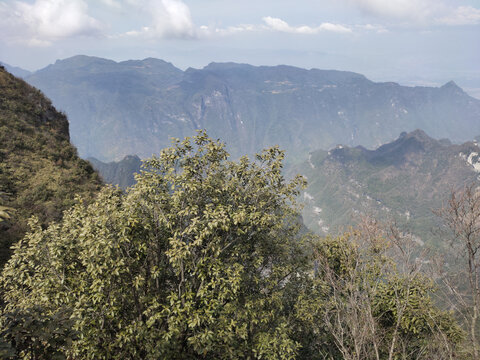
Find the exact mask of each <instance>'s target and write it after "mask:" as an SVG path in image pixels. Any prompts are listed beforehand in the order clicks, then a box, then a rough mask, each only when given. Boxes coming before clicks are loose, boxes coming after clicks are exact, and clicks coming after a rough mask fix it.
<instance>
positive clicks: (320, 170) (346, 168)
mask: <svg viewBox="0 0 480 360" xmlns="http://www.w3.org/2000/svg"><path fill="white" fill-rule="evenodd" d="M479 154H480V148H479V146H478V144H477V143H474V142H467V143H464V144H462V145H453V144H451V143H450V142H449V141H448V140H435V139H432V138H430V137H429V136H427V135H426V134H425V133H424V132H423V131H421V130H416V131H413V132H411V133H408V134H407V133H403V134H402V135H401V136H400V137H399V138H398V139H397V140H395V141H393V142H391V143H388V144H385V145H383V146H381V147H379V148H378V149H376V150H367V149H365V148H362V147H356V148H351V147H346V146H337V147H336V148H334V149H332V150H330V151H328V152H327V151H316V152H312V153H311V154H310V158H309V160H308V161H307V162H305V163H304V164H303V165H302V166H300V167H298V168H296V169H295V171H297V172H300V173H303V174H305V175H306V176H307V177H308V182H309V186H308V188H307V189H306V192H305V193H304V202H305V209H304V220H305V223H306V225H307V226H308V227H310V228H311V229H313V230H315V231H317V232H319V233H328V232H335V230H336V229H338V228H340V227H345V226H349V225H353V224H354V223H355V222H356V221H358V220H359V219H360V216H362V215H372V216H374V217H376V218H378V219H383V220H389V221H390V220H395V221H396V222H397V224H399V225H401V226H402V227H403V229H405V230H406V231H410V232H412V233H413V234H415V235H416V236H418V238H419V240H421V241H423V242H428V241H429V242H431V243H434V244H435V243H436V242H437V239H435V236H434V232H433V231H432V230H433V229H434V228H435V227H436V225H437V218H436V216H435V215H434V214H433V212H432V210H433V209H438V208H439V207H441V206H442V202H444V201H446V200H447V198H448V196H449V195H450V193H451V191H452V190H453V189H458V188H459V187H462V186H464V185H465V184H469V183H471V182H473V181H476V180H477V179H478V176H479V172H480V156H479Z"/></svg>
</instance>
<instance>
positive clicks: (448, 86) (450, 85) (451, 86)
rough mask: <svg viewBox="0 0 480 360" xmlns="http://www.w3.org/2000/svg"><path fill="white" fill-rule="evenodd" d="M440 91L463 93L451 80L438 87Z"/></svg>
mask: <svg viewBox="0 0 480 360" xmlns="http://www.w3.org/2000/svg"><path fill="white" fill-rule="evenodd" d="M440 89H442V90H449V91H458V92H462V93H463V89H462V88H461V87H460V86H458V85H457V84H456V83H455V81H453V80H451V81H449V82H447V83H446V84H444V85H443V86H441V87H440Z"/></svg>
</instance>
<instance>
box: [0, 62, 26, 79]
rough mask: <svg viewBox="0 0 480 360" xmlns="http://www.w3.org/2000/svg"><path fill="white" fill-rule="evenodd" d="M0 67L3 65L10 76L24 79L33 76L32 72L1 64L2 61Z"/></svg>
mask: <svg viewBox="0 0 480 360" xmlns="http://www.w3.org/2000/svg"><path fill="white" fill-rule="evenodd" d="M0 65H2V66H3V67H4V68H5V69H6V70H7V71H8V72H9V73H10V74H12V75H15V76H17V77H20V78H23V77H25V76H28V75H30V74H31V72H30V71H28V70H25V69H22V68H20V67H18V66H12V65H8V64H6V63H4V62H1V61H0Z"/></svg>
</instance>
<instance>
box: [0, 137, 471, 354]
mask: <svg viewBox="0 0 480 360" xmlns="http://www.w3.org/2000/svg"><path fill="white" fill-rule="evenodd" d="M282 160H283V153H282V152H281V151H280V150H278V148H275V147H274V148H271V149H267V150H265V151H264V152H263V153H261V154H259V155H257V157H256V159H255V161H253V162H252V161H250V160H249V159H248V158H247V157H243V158H241V159H240V160H238V161H236V162H235V161H229V160H228V154H227V153H226V151H225V149H224V145H223V144H222V143H220V142H218V141H214V140H212V139H210V138H208V136H207V135H206V134H205V133H204V132H200V133H199V134H198V135H197V136H195V137H193V138H191V139H189V138H187V139H185V140H184V141H180V140H175V141H174V145H173V146H172V147H171V148H168V149H165V150H164V151H162V153H161V154H160V156H158V157H153V158H152V159H150V160H148V161H146V163H145V170H143V171H142V173H141V174H140V175H139V176H138V177H137V184H136V185H135V186H133V187H132V188H130V189H128V190H127V191H126V192H122V191H120V190H119V189H117V188H112V187H106V188H104V189H103V190H102V191H101V192H100V193H99V195H98V197H97V199H96V201H95V202H93V203H92V204H90V205H85V204H84V202H82V201H81V200H80V199H78V201H77V204H76V205H75V206H74V207H73V208H71V209H70V210H68V211H67V212H66V213H65V214H64V217H63V220H62V221H60V222H57V223H52V224H51V225H50V226H49V227H48V228H46V229H43V228H42V226H41V224H40V223H39V221H38V220H36V219H32V220H31V222H30V225H31V228H32V230H31V232H30V233H29V234H27V236H26V237H25V238H24V239H23V240H21V241H20V242H19V243H18V244H17V245H16V246H15V248H14V255H13V256H12V258H11V259H10V261H9V262H8V264H7V265H6V267H5V269H4V271H3V274H2V276H1V278H0V284H1V285H0V290H1V295H2V299H3V301H4V302H5V306H4V309H3V312H2V320H1V323H0V329H1V331H2V333H1V339H0V351H2V350H1V349H3V351H4V352H3V356H4V357H5V358H9V357H11V358H15V357H23V358H27V359H43V358H48V356H51V357H53V355H55V356H56V357H58V358H61V357H63V358H82V359H111V358H119V359H120V358H121V359H239V358H245V359H294V358H298V359H371V358H372V359H398V358H406V359H413V358H416V359H422V358H424V359H428V358H438V359H442V358H448V356H453V354H454V353H455V346H456V344H457V343H458V341H459V339H460V338H461V336H462V333H461V331H460V330H459V329H458V327H457V326H456V324H455V322H454V321H453V319H452V318H451V316H450V314H449V313H445V312H442V311H440V310H439V309H438V308H437V307H436V306H435V304H434V303H433V302H432V300H431V292H432V289H433V287H432V283H431V282H429V281H427V279H426V278H424V277H422V275H421V274H420V271H419V268H418V267H415V266H411V265H412V264H410V263H408V262H405V263H404V264H405V266H403V267H400V266H399V264H400V263H398V259H400V258H396V257H394V256H393V255H392V253H391V251H390V250H391V249H392V248H393V247H394V246H393V245H392V244H391V242H392V240H391V239H390V238H389V237H388V236H387V235H386V234H379V233H378V232H371V231H367V230H362V229H360V230H358V231H352V232H351V233H347V234H345V235H343V236H340V237H332V238H324V239H321V238H317V237H315V236H313V235H311V234H308V233H305V232H302V231H301V226H300V222H299V218H298V209H297V206H296V203H295V199H296V196H297V195H298V190H299V188H300V187H301V186H303V185H304V180H303V179H302V178H301V177H296V178H295V179H293V180H292V181H286V180H285V179H284V177H283V176H282V173H281V171H282ZM413 265H414V264H413Z"/></svg>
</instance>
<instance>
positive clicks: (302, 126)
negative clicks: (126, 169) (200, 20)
mask: <svg viewBox="0 0 480 360" xmlns="http://www.w3.org/2000/svg"><path fill="white" fill-rule="evenodd" d="M26 80H27V81H28V82H29V83H31V84H33V85H34V86H37V87H38V88H40V89H42V91H44V92H45V93H46V94H47V95H48V96H49V97H50V98H51V99H52V100H53V102H54V103H55V104H56V105H57V106H58V107H59V108H60V109H62V110H64V111H65V112H66V113H67V114H68V116H69V119H70V123H71V135H72V140H73V142H74V144H76V145H77V147H78V149H79V152H80V154H81V155H82V156H84V157H88V156H91V157H95V158H97V159H100V160H101V161H112V160H120V159H122V158H123V157H124V156H126V155H129V154H137V155H138V156H140V157H141V158H146V157H150V156H151V154H152V153H158V152H159V151H160V150H161V149H162V148H164V147H166V146H169V145H170V137H178V138H183V137H184V136H188V135H192V134H193V133H194V131H195V130H196V129H200V128H203V129H206V130H207V131H208V133H209V135H210V136H212V137H216V138H220V139H222V140H223V141H225V142H226V143H227V146H228V149H229V151H230V152H231V153H232V155H234V156H240V155H243V154H251V153H254V152H257V151H259V150H261V149H262V148H264V147H266V146H269V145H275V144H278V145H280V147H281V148H283V149H285V150H286V151H287V154H288V156H289V158H291V159H294V160H299V159H303V158H304V157H305V156H306V155H307V154H308V152H310V151H313V150H315V149H319V148H323V149H327V148H331V147H332V146H335V144H339V143H342V144H346V145H349V146H355V145H359V144H362V145H364V146H366V147H368V148H373V147H376V146H378V145H380V144H382V143H385V142H388V141H391V140H392V139H394V138H395V137H396V136H397V135H398V134H399V133H400V132H402V131H405V130H406V131H412V130H414V129H416V128H421V129H424V130H425V131H427V132H428V133H429V134H431V136H433V137H435V138H445V137H448V138H450V139H451V140H452V141H454V142H462V141H466V140H468V139H470V137H471V134H479V133H480V100H477V99H474V98H472V97H470V96H468V95H467V94H466V93H464V92H463V90H462V89H461V88H459V87H458V86H457V85H456V84H455V83H454V82H449V83H447V84H445V85H444V86H442V87H440V88H429V87H414V88H412V87H405V86H400V85H398V84H396V83H375V82H372V81H370V80H368V79H367V78H365V77H364V76H363V75H360V74H356V73H352V72H344V71H334V70H317V69H312V70H305V69H300V68H295V67H291V66H284V65H281V66H273V67H269V66H252V65H247V64H236V63H212V64H210V65H208V66H206V67H205V68H203V69H191V68H190V69H187V70H186V71H182V70H180V69H178V68H176V67H175V66H173V65H172V64H170V63H167V62H165V61H162V60H158V59H145V60H131V61H124V62H119V63H117V62H114V61H112V60H106V59H101V58H94V57H87V56H75V57H72V58H69V59H65V60H59V61H57V62H56V63H55V64H53V65H50V66H48V67H46V68H44V69H42V70H39V71H37V72H35V73H34V74H31V75H29V76H27V77H26Z"/></svg>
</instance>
